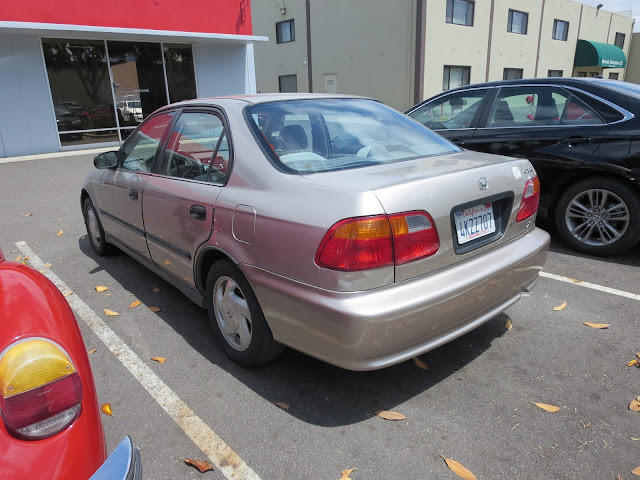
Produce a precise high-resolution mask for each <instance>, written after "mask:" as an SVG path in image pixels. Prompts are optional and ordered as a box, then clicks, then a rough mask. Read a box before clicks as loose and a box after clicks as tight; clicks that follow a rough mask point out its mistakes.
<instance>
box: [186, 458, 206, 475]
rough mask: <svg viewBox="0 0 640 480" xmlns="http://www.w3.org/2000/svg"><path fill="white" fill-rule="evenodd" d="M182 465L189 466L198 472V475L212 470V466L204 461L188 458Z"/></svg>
mask: <svg viewBox="0 0 640 480" xmlns="http://www.w3.org/2000/svg"><path fill="white" fill-rule="evenodd" d="M184 463H186V464H187V465H191V466H193V467H196V468H197V469H198V470H200V473H204V472H206V471H208V470H213V465H211V463H210V462H208V461H206V460H191V459H190V458H185V459H184Z"/></svg>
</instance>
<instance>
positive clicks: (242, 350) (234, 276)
mask: <svg viewBox="0 0 640 480" xmlns="http://www.w3.org/2000/svg"><path fill="white" fill-rule="evenodd" d="M207 310H208V312H209V320H210V321H211V325H212V327H213V331H214V334H215V336H216V339H217V340H218V342H219V343H220V345H221V346H222V348H223V350H224V351H225V353H226V354H227V356H228V357H229V358H231V360H233V361H234V362H236V363H237V364H239V365H242V366H243V367H255V366H258V365H261V364H263V363H266V362H268V361H269V360H273V359H274V358H276V357H277V356H278V355H280V354H281V353H282V352H283V351H284V348H285V347H284V346H283V345H281V344H280V343H278V342H276V341H275V340H274V339H273V335H272V333H271V329H270V328H269V325H268V324H267V321H266V320H265V318H264V314H263V313H262V309H261V308H260V305H259V304H258V299H257V298H256V296H255V294H254V293H253V289H252V288H251V286H250V285H249V282H248V281H247V279H246V278H245V277H244V275H243V274H242V272H241V271H240V270H239V269H238V267H236V266H235V265H233V264H232V263H231V262H230V261H228V260H220V261H218V262H216V263H214V264H213V266H212V267H211V270H209V274H208V275H207ZM247 333H248V336H247Z"/></svg>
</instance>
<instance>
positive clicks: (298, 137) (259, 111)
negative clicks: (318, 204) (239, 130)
mask: <svg viewBox="0 0 640 480" xmlns="http://www.w3.org/2000/svg"><path fill="white" fill-rule="evenodd" d="M245 111H246V117H247V121H248V123H249V126H250V128H251V129H252V130H253V131H254V133H255V134H256V138H258V140H259V141H260V142H261V143H262V144H263V146H264V148H265V150H266V151H267V152H268V155H269V156H270V158H271V160H272V161H273V162H274V163H275V164H276V165H277V166H279V167H281V169H283V170H285V171H288V172H291V173H298V174H306V173H313V172H327V171H333V170H342V169H347V168H358V167H367V166H372V165H380V164H385V163H392V162H399V161H404V160H410V159H414V158H421V157H429V156H433V155H444V154H449V153H455V152H459V151H461V150H460V149H459V148H458V147H456V146H455V145H453V144H452V143H450V142H449V141H448V140H445V139H444V138H442V137H440V136H439V135H437V134H435V133H433V132H432V131H431V130H429V129H428V128H426V127H424V126H422V125H420V124H418V123H416V122H414V121H413V120H411V119H409V118H408V117H405V116H404V115H402V114H401V113H398V112H396V111H395V110H393V109H391V108H389V107H386V106H384V105H382V104H380V103H377V102H375V101H372V100H365V99H335V98H334V99H321V100H315V99H314V100H291V101H283V102H271V103H263V104H257V105H252V106H249V107H247V108H246V110H245Z"/></svg>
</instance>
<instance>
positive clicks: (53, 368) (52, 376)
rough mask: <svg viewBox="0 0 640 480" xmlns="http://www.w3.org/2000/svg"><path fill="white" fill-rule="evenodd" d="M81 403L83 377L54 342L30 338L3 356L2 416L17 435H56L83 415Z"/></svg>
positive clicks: (0, 357)
mask: <svg viewBox="0 0 640 480" xmlns="http://www.w3.org/2000/svg"><path fill="white" fill-rule="evenodd" d="M81 402H82V382H81V381H80V375H79V374H78V372H77V371H76V368H75V366H74V365H73V363H72V362H71V360H70V359H69V356H68V355H67V354H66V353H65V352H64V350H62V348H61V347H60V346H59V345H57V344H55V343H54V342H52V341H50V340H45V339H43V338H30V339H27V340H22V341H19V342H16V343H14V344H13V345H11V346H10V347H9V348H7V349H6V350H5V351H4V352H2V354H0V413H1V414H2V418H3V420H4V422H5V424H6V425H7V428H8V430H9V431H10V432H11V433H13V434H14V435H16V436H18V437H20V438H24V439H30V440H38V439H41V438H46V437H50V436H52V435H55V434H56V433H58V432H60V431H61V430H63V429H64V428H66V427H67V426H68V425H69V424H71V423H72V422H73V421H74V420H75V419H76V418H77V417H78V416H79V415H80V410H81Z"/></svg>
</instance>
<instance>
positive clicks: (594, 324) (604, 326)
mask: <svg viewBox="0 0 640 480" xmlns="http://www.w3.org/2000/svg"><path fill="white" fill-rule="evenodd" d="M582 323H583V325H586V326H587V327H591V328H600V329H602V328H609V327H610V326H611V324H610V323H592V322H582Z"/></svg>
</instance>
